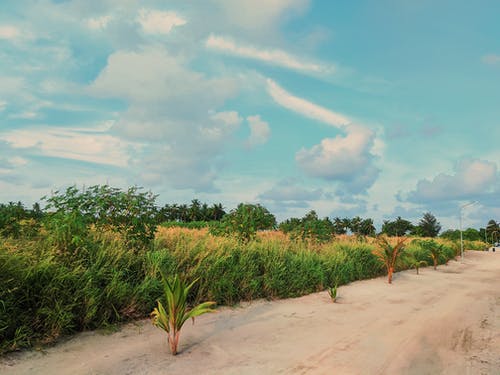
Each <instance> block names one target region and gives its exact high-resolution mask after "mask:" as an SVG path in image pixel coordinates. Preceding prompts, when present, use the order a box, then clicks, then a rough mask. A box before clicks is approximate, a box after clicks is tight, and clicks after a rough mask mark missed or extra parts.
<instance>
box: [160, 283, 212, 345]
mask: <svg viewBox="0 0 500 375" xmlns="http://www.w3.org/2000/svg"><path fill="white" fill-rule="evenodd" d="M162 278H163V287H164V294H165V300H166V303H167V305H166V308H165V307H164V306H163V304H162V303H161V302H160V301H158V306H157V307H155V309H154V310H153V312H152V313H151V317H152V319H153V322H152V323H153V325H154V326H156V327H158V328H161V329H163V330H164V331H165V332H167V336H168V344H169V347H170V351H171V352H172V354H173V355H176V354H177V346H178V345H179V337H180V333H181V329H182V326H183V325H184V323H185V322H186V321H187V320H188V319H192V320H193V323H194V318H195V317H197V316H199V315H202V314H205V313H209V312H213V311H215V310H214V309H212V308H211V306H213V305H215V302H203V303H200V304H199V305H197V306H195V307H193V308H192V309H191V310H188V307H187V297H188V293H189V290H190V289H191V288H192V287H193V285H194V284H195V283H196V282H197V281H198V279H196V280H194V281H193V282H192V283H191V284H189V285H186V284H185V283H184V281H183V280H181V279H180V278H179V276H178V275H175V276H174V278H173V280H172V281H171V282H169V281H168V280H167V278H166V277H165V276H164V275H163V274H162Z"/></svg>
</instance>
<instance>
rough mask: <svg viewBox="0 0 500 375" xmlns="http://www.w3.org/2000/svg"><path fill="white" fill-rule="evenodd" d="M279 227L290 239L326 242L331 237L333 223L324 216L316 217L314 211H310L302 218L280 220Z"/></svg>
mask: <svg viewBox="0 0 500 375" xmlns="http://www.w3.org/2000/svg"><path fill="white" fill-rule="evenodd" d="M279 229H280V230H281V231H282V232H283V233H287V234H289V235H290V238H292V239H301V240H303V241H312V242H328V241H331V240H332V238H333V233H334V228H333V223H332V222H331V221H330V219H328V218H327V217H325V218H324V219H320V218H318V214H317V213H316V211H310V212H309V213H307V214H306V215H305V216H304V217H303V218H302V219H297V218H292V219H288V220H286V221H284V222H282V223H281V224H280V225H279Z"/></svg>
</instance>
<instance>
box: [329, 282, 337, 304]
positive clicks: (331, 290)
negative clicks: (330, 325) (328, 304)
mask: <svg viewBox="0 0 500 375" xmlns="http://www.w3.org/2000/svg"><path fill="white" fill-rule="evenodd" d="M328 294H329V295H330V298H331V299H332V302H333V303H335V301H336V300H337V285H335V286H333V287H330V288H328Z"/></svg>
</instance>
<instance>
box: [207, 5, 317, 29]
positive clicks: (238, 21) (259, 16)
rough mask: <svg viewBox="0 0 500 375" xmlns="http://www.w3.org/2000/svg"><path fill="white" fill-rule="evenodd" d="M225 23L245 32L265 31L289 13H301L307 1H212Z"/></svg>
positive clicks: (305, 7)
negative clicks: (220, 10)
mask: <svg viewBox="0 0 500 375" xmlns="http://www.w3.org/2000/svg"><path fill="white" fill-rule="evenodd" d="M214 2H215V3H217V4H219V6H220V7H221V9H222V11H223V12H224V13H225V15H226V18H227V22H229V23H232V24H234V25H237V26H238V27H240V28H242V29H246V30H260V31H264V30H267V29H268V28H269V27H273V26H275V25H276V24H278V23H279V21H280V20H281V19H283V18H284V17H286V16H287V15H289V14H290V13H302V12H304V11H305V10H306V9H307V8H308V6H309V0H238V1H234V0H214Z"/></svg>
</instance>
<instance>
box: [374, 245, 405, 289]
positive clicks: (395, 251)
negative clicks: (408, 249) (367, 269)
mask: <svg viewBox="0 0 500 375" xmlns="http://www.w3.org/2000/svg"><path fill="white" fill-rule="evenodd" d="M405 242H406V238H404V237H401V238H398V239H397V241H396V243H395V245H392V244H391V242H389V240H388V239H387V237H385V236H379V237H378V238H377V247H376V248H375V250H374V252H373V253H374V254H375V255H376V256H377V257H378V258H379V259H380V260H381V261H382V262H383V263H384V266H385V268H386V269H387V282H388V283H389V284H392V274H393V273H394V269H395V267H396V262H397V261H398V259H399V257H400V256H401V254H402V253H403V251H404V249H405Z"/></svg>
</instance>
